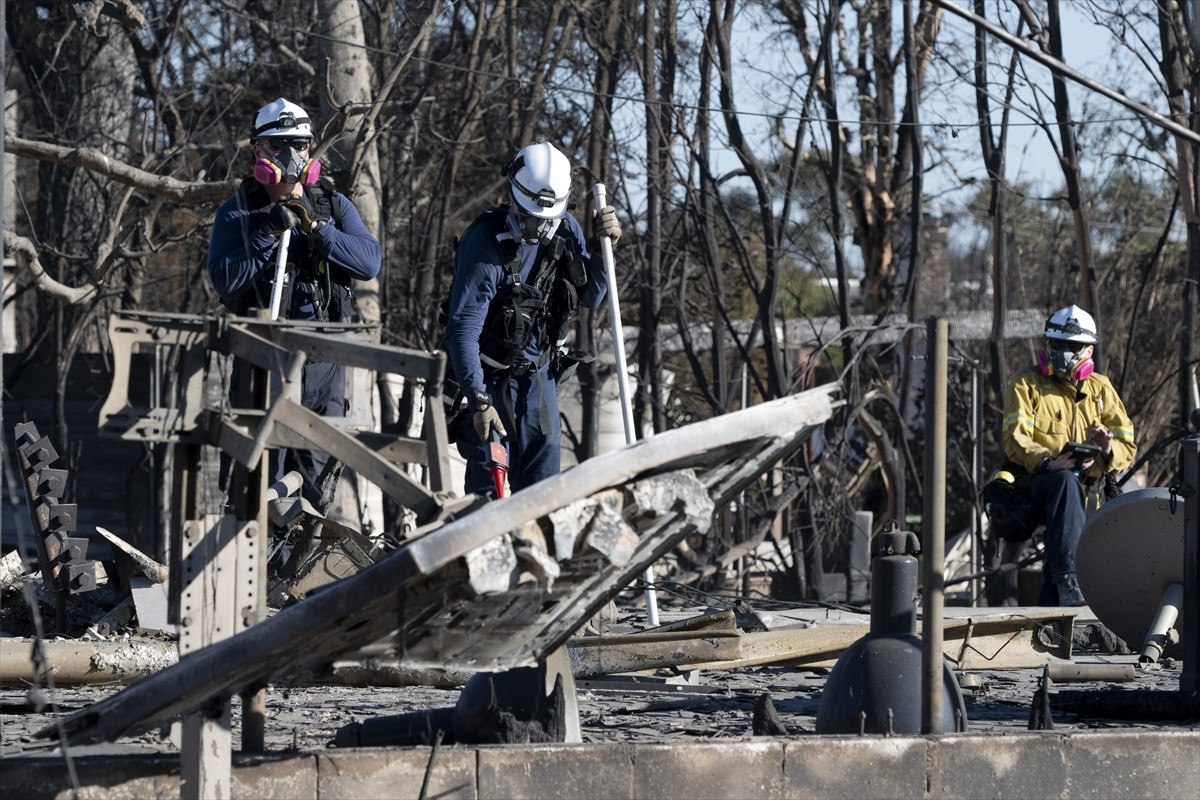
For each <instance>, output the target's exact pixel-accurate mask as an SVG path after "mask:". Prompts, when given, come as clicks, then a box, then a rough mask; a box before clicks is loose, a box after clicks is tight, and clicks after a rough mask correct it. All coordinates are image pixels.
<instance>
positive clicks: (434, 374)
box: [247, 325, 446, 396]
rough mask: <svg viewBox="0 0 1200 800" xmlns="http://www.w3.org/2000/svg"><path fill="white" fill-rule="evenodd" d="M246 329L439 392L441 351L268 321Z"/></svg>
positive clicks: (287, 345)
mask: <svg viewBox="0 0 1200 800" xmlns="http://www.w3.org/2000/svg"><path fill="white" fill-rule="evenodd" d="M247 329H248V330H253V331H254V332H255V333H257V334H259V335H261V336H264V337H265V338H268V339H270V340H271V341H273V342H274V343H275V344H277V345H279V346H281V347H283V348H285V349H287V350H302V351H304V352H305V353H308V357H309V358H311V359H312V360H314V361H334V362H337V363H338V364H345V365H346V366H348V367H361V368H362V369H368V370H373V371H375V372H390V373H394V374H396V375H403V376H405V377H406V378H416V379H417V380H421V381H424V382H425V384H426V386H428V387H437V391H438V394H439V396H440V393H441V386H442V381H443V380H444V379H445V376H446V356H445V354H443V353H441V352H436V353H425V352H421V351H418V350H405V349H403V348H399V347H388V346H387V345H381V344H374V343H372V342H363V341H356V340H354V339H351V338H338V337H334V336H332V335H330V334H332V333H333V331H331V332H330V334H322V333H318V332H316V329H314V330H312V331H309V330H300V329H297V328H283V327H277V326H270V325H263V326H259V325H248V326H247Z"/></svg>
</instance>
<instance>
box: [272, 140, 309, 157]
mask: <svg viewBox="0 0 1200 800" xmlns="http://www.w3.org/2000/svg"><path fill="white" fill-rule="evenodd" d="M263 144H265V145H266V146H267V149H268V150H270V151H271V152H272V153H274V154H276V155H282V154H283V153H286V152H287V151H288V150H289V149H291V150H296V151H297V152H299V151H301V150H307V149H308V148H309V147H310V146H311V145H312V139H263Z"/></svg>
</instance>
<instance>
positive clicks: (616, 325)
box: [592, 183, 658, 627]
mask: <svg viewBox="0 0 1200 800" xmlns="http://www.w3.org/2000/svg"><path fill="white" fill-rule="evenodd" d="M592 197H594V198H595V206H596V207H595V209H594V212H595V214H596V216H599V215H600V210H601V209H602V208H604V207H605V206H606V205H608V201H607V197H606V192H605V189H604V184H603V183H597V184H596V185H595V186H594V187H592ZM599 239H600V255H601V257H602V258H603V259H604V276H605V280H606V281H607V282H608V315H609V317H610V318H611V319H612V339H613V356H614V358H615V359H616V362H617V388H618V389H619V390H620V395H621V420H622V422H624V424H625V444H626V445H630V444H633V439H634V436H633V403H632V402H630V399H629V372H628V369H627V367H626V361H625V331H624V329H623V328H622V326H621V304H620V300H619V299H618V298H617V269H616V267H615V266H614V265H613V252H612V240H611V239H609V238H608V237H607V236H604V235H601V236H600V237H599ZM642 581H643V582H645V584H646V618H647V620H648V621H649V622H650V625H651V626H653V627H657V626H658V593H657V592H656V591H655V589H654V566H653V565H650V566H648V567H646V570H645V571H644V572H643V573H642Z"/></svg>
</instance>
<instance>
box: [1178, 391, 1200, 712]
mask: <svg viewBox="0 0 1200 800" xmlns="http://www.w3.org/2000/svg"><path fill="white" fill-rule="evenodd" d="M1192 424H1193V426H1194V428H1195V430H1196V433H1193V434H1192V435H1191V436H1189V437H1188V438H1186V439H1184V440H1183V446H1182V448H1181V450H1182V458H1183V492H1184V495H1185V497H1186V499H1185V500H1184V504H1183V624H1182V626H1181V627H1182V628H1183V630H1181V631H1180V633H1181V634H1182V635H1181V636H1180V638H1181V639H1182V640H1183V671H1182V672H1181V673H1180V675H1179V690H1180V691H1181V692H1195V691H1198V690H1200V666H1198V665H1197V663H1196V662H1197V661H1200V410H1196V411H1193V412H1192Z"/></svg>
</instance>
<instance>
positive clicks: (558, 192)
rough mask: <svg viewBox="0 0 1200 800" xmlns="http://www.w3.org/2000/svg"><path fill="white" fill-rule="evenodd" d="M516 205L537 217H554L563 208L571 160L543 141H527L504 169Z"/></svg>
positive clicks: (568, 186)
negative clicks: (529, 143) (527, 144)
mask: <svg viewBox="0 0 1200 800" xmlns="http://www.w3.org/2000/svg"><path fill="white" fill-rule="evenodd" d="M504 175H505V177H507V178H508V190H509V193H510V194H511V195H512V199H513V202H514V203H516V204H517V207H518V208H520V209H521V210H522V211H524V212H525V213H526V214H529V215H530V216H533V217H538V218H539V219H555V218H557V217H561V216H562V214H563V212H564V211H566V210H567V196H568V195H569V194H570V193H571V162H569V161H567V157H566V156H564V155H563V154H562V153H560V152H559V151H558V150H556V149H555V147H554V145H552V144H549V143H547V142H540V143H539V144H531V145H529V146H528V147H525V148H523V149H522V150H521V151H520V152H519V153H517V154H516V155H515V156H513V160H512V161H510V162H508V166H507V167H506V168H505V170H504Z"/></svg>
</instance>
